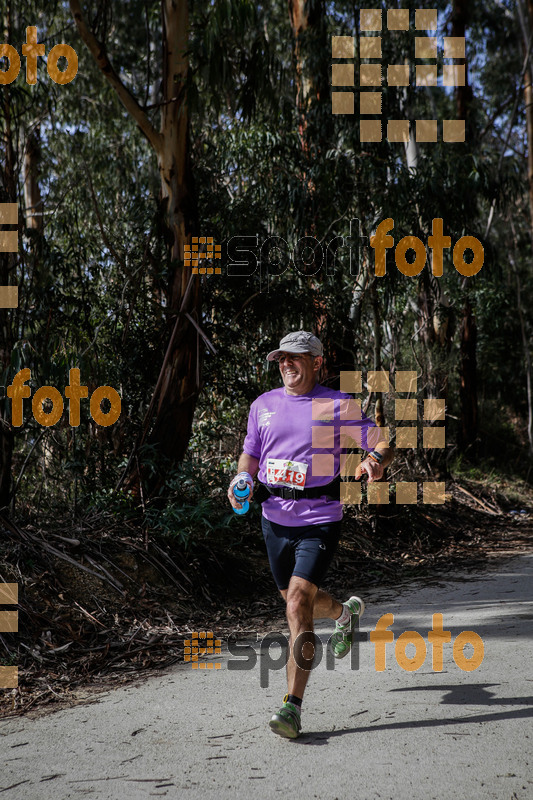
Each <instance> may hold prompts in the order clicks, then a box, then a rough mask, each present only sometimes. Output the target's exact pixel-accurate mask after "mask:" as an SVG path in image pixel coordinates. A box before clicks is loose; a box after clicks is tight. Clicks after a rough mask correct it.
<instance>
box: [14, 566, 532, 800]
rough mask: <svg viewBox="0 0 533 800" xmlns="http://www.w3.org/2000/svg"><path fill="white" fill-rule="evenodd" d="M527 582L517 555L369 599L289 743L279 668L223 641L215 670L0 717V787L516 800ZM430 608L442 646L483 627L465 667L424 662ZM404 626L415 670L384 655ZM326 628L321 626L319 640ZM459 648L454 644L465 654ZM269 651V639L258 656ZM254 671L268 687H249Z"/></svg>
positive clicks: (523, 739)
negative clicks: (486, 568) (275, 718)
mask: <svg viewBox="0 0 533 800" xmlns="http://www.w3.org/2000/svg"><path fill="white" fill-rule="evenodd" d="M532 586H533V555H531V554H527V555H526V554H525V555H522V556H520V557H517V558H513V559H511V560H509V561H507V562H505V563H504V564H502V565H501V566H500V567H498V568H496V569H493V570H492V571H491V572H488V573H484V574H474V575H472V574H469V575H466V574H463V575H461V576H456V577H455V578H454V579H453V580H449V579H446V580H440V581H438V582H436V581H433V582H431V583H427V582H419V583H418V584H413V585H411V586H410V587H409V589H407V590H406V589H403V590H402V592H401V594H400V593H396V592H393V591H389V592H388V593H386V594H384V593H383V592H381V593H380V594H379V595H378V594H377V593H376V594H375V599H374V600H373V598H372V596H367V598H366V599H367V601H368V606H367V611H366V612H365V616H364V617H363V621H362V626H361V638H362V639H363V641H361V643H360V647H359V662H360V663H359V669H354V668H353V667H354V664H353V662H352V663H350V660H349V659H345V660H344V661H342V662H340V663H336V664H335V668H334V670H331V669H329V670H328V669H327V668H326V667H327V665H326V660H325V658H323V659H322V662H321V663H320V664H319V666H318V667H317V668H316V669H315V670H314V671H313V675H312V676H311V681H310V685H309V688H308V692H307V694H306V697H305V704H304V711H303V717H302V721H303V726H304V735H302V737H301V738H300V739H299V740H297V741H295V742H290V741H287V740H283V739H280V738H278V737H276V736H274V735H273V734H272V733H271V732H270V730H269V728H268V725H267V723H268V719H269V717H270V715H271V713H272V712H273V711H274V710H276V709H277V707H278V706H279V705H280V701H281V698H282V696H283V693H284V691H285V684H284V674H283V670H282V669H278V670H269V669H267V667H268V665H269V661H268V658H269V657H268V656H267V655H266V654H263V655H262V656H261V655H260V656H259V658H258V659H257V664H256V666H255V667H254V668H253V669H251V670H242V669H240V670H235V669H229V668H228V660H233V661H235V660H236V656H232V655H231V654H230V653H228V651H227V648H226V642H223V646H222V655H221V656H220V657H217V658H216V661H218V662H220V663H221V665H222V666H221V668H220V669H216V670H215V669H212V670H208V669H201V670H194V671H193V670H192V669H191V668H190V665H189V664H181V665H179V666H178V667H177V668H174V669H172V670H169V671H168V672H166V673H165V674H162V675H160V676H158V677H156V678H151V679H149V680H148V681H146V682H145V683H143V684H138V685H136V686H128V687H125V688H121V689H116V690H113V691H109V692H107V693H105V694H103V695H99V696H98V697H97V698H96V701H95V702H93V703H92V704H89V705H84V706H77V707H75V708H71V709H66V710H62V711H58V712H57V713H54V714H49V715H46V716H43V717H41V718H39V719H33V720H32V719H28V718H23V717H19V718H13V719H4V720H3V721H2V722H0V752H1V757H2V764H3V767H2V774H1V778H0V792H2V795H3V797H5V798H9V800H52V798H54V800H56V798H61V800H65V798H76V797H80V796H84V795H87V796H89V797H91V798H98V799H99V800H104V799H106V800H107V798H109V799H110V800H115V798H116V800H123V798H128V800H136V798H145V797H156V796H160V797H169V798H182V797H187V798H200V797H201V798H205V797H213V798H222V799H224V798H230V797H231V798H234V797H236V796H237V797H250V796H253V797H258V798H271V797H283V796H284V795H285V794H286V793H287V792H289V791H290V792H291V796H292V797H295V798H300V797H306V798H307V797H309V798H320V799H321V800H334V798H338V800H345V798H346V800H348V798H354V797H356V798H359V799H360V800H367V799H368V800H370V798H390V800H403V798H405V800H408V799H409V800H430V799H431V798H434V799H435V800H457V798H461V797H468V798H470V800H476V798H480V800H481V798H483V799H485V798H494V800H496V799H497V800H528V799H529V798H532V797H533V764H532V761H533V748H532V744H533V726H532V724H531V720H532V717H533V685H532V684H533V673H532V672H531V658H530V656H531V638H532V633H533V626H532V620H533V597H532V594H533V592H532ZM378 598H379V599H378ZM386 613H393V614H394V624H393V625H392V626H391V628H392V631H393V632H394V637H395V638H394V642H393V643H389V644H386V669H385V670H384V671H382V672H378V671H376V669H375V651H376V647H375V644H374V643H373V642H372V641H370V640H369V639H368V638H367V637H368V634H369V632H370V631H371V630H372V629H374V628H375V627H376V623H377V622H378V620H379V618H380V617H381V616H382V615H383V614H386ZM434 613H440V614H442V615H443V620H444V629H445V630H449V631H451V636H452V641H453V640H454V639H455V638H456V637H457V635H458V634H459V633H460V632H461V631H463V630H472V631H474V632H475V633H477V634H478V635H479V636H481V638H482V639H483V643H484V658H483V662H482V663H481V665H480V666H479V668H477V669H476V670H475V671H470V672H467V671H463V670H461V669H460V668H459V667H458V666H457V664H456V663H455V661H454V659H453V654H452V650H453V648H452V644H445V645H444V650H443V659H444V663H443V670H442V672H435V671H433V669H432V648H431V645H429V644H428V642H427V637H428V629H430V628H431V624H432V614H434ZM407 630H410V631H417V632H419V633H420V634H421V636H422V637H423V639H424V640H425V643H426V646H427V656H426V660H425V662H424V663H423V664H422V666H421V667H420V668H419V669H418V670H417V671H416V672H408V671H406V670H404V669H402V667H401V666H400V665H399V664H398V663H397V660H396V657H395V645H396V642H397V639H398V637H399V635H400V634H401V633H403V632H404V631H407ZM330 632H331V628H328V627H327V626H325V625H324V626H321V627H320V630H319V633H320V637H321V640H322V642H323V643H324V644H325V643H326V641H327V638H328V636H329V634H330ZM365 634H366V636H365ZM415 638H416V637H415ZM419 648H420V652H421V651H422V649H423V648H422V646H421V645H420V642H419ZM256 649H258V650H259V649H260V648H259V645H256ZM400 650H401V648H400V649H399V651H398V652H399V653H400V655H401V652H400ZM411 651H414V647H408V649H407V655H408V656H411V655H413V653H412V652H411ZM473 652H475V651H474V650H473V648H472V647H471V646H470V645H467V646H466V648H465V650H464V655H465V656H468V657H470V656H471V655H472V654H473ZM279 655H280V650H277V651H276V650H275V648H274V647H272V652H271V658H272V660H273V659H274V658H275V657H277V656H279ZM261 665H262V667H261ZM261 675H263V683H265V681H266V680H267V677H268V687H264V688H261V686H260V681H261Z"/></svg>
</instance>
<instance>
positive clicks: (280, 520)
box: [228, 331, 392, 739]
mask: <svg viewBox="0 0 533 800" xmlns="http://www.w3.org/2000/svg"><path fill="white" fill-rule="evenodd" d="M322 356H323V347H322V343H321V342H320V340H319V339H317V337H316V336H314V335H313V334H312V333H308V332H307V331H296V332H294V333H289V334H288V335H287V336H285V337H284V338H283V339H282V340H281V342H280V343H279V349H277V350H273V351H272V352H271V353H269V354H268V356H267V360H268V361H277V362H278V364H279V370H280V373H281V377H282V380H283V384H284V386H283V387H280V388H279V389H274V390H273V391H271V392H266V393H265V394H262V395H260V396H259V397H258V398H257V400H255V401H254V402H253V403H252V405H251V408H250V414H249V418H248V433H247V436H246V438H245V440H244V445H243V453H242V455H241V456H240V458H239V463H238V470H239V474H238V475H236V476H235V478H233V480H232V481H231V483H230V486H229V489H228V499H229V501H230V503H231V505H232V506H233V507H234V508H240V507H241V504H240V503H239V502H238V501H237V500H236V499H235V497H234V495H233V487H234V485H235V484H236V483H237V481H238V480H239V479H240V478H242V477H244V478H245V479H246V481H247V483H248V484H249V486H250V493H253V488H254V481H253V479H254V477H255V476H256V475H257V473H259V474H258V480H259V486H258V489H257V490H256V499H257V500H258V501H259V502H262V506H263V515H262V519H261V524H262V529H263V536H264V539H265V543H266V548H267V552H268V558H269V562H270V568H271V570H272V575H273V577H274V580H275V581H276V584H277V586H278V589H279V590H280V592H281V595H282V597H283V599H284V600H285V603H286V610H287V621H288V624H289V630H290V645H289V647H290V653H289V659H288V662H287V684H288V692H287V694H286V695H285V697H284V698H283V705H282V707H281V709H280V710H279V711H278V712H277V713H275V714H274V715H273V717H272V719H271V720H270V723H269V724H270V727H271V729H272V730H273V731H274V733H277V734H279V735H280V736H284V737H286V738H289V739H295V738H296V737H297V736H299V734H300V731H301V716H300V715H301V709H302V698H303V695H304V690H305V687H306V684H307V681H308V678H309V671H310V670H311V668H312V665H313V656H314V634H313V618H314V619H324V618H328V617H329V618H330V619H333V620H335V633H334V634H333V635H332V637H331V639H330V646H331V648H332V650H333V654H334V656H335V657H336V658H343V657H344V656H345V655H347V654H348V652H349V650H350V648H351V646H352V631H353V629H354V627H355V625H356V623H357V621H358V619H359V618H360V617H361V616H362V614H363V611H364V608H365V604H364V603H363V601H362V600H361V599H360V598H359V597H356V596H353V597H350V599H349V600H347V601H346V602H345V603H339V602H338V601H337V600H335V599H334V598H333V597H331V596H330V595H329V594H327V592H325V591H323V590H322V589H320V585H321V583H322V582H323V580H324V576H325V574H326V571H327V569H328V567H329V565H330V563H331V560H332V558H333V556H334V554H335V550H336V548H337V544H338V542H339V538H340V534H341V519H342V503H341V502H340V499H339V493H340V472H341V467H342V463H343V462H342V460H341V459H342V457H341V447H344V448H346V447H350V446H352V447H353V446H354V444H356V445H357V446H360V447H362V448H363V449H364V450H367V451H371V452H369V454H368V456H367V457H366V458H365V459H364V461H362V462H361V463H360V464H359V465H358V466H357V468H356V470H355V478H356V479H358V478H360V477H361V475H362V474H363V473H366V474H367V475H368V480H369V481H375V480H379V479H380V478H381V477H382V475H383V471H384V468H385V467H386V466H387V465H388V464H389V463H390V462H391V460H392V449H391V448H389V447H388V446H387V445H386V444H385V443H384V441H382V439H383V437H382V436H381V434H380V433H379V428H377V427H376V426H375V424H374V423H373V422H372V421H371V420H370V419H368V418H367V417H365V415H364V414H363V413H362V412H361V410H360V407H359V406H358V405H357V403H356V401H355V400H354V399H353V398H352V397H350V395H347V394H344V393H343V392H339V391H335V390H332V389H328V388H326V387H325V386H321V385H320V384H319V383H318V374H319V371H320V368H321V365H322V361H323V357H322ZM342 428H344V432H343V431H342ZM340 429H341V430H340ZM347 431H348V432H349V433H348V434H347V433H346V432H347ZM341 434H342V435H341ZM347 435H349V436H350V438H351V440H353V441H350V444H347V443H346V436H347ZM341 439H342V440H343V441H342V442H341ZM345 457H346V456H344V458H345ZM250 499H251V494H250ZM296 641H298V648H297V652H296V660H295V656H294V648H293V644H294V642H296ZM300 645H301V647H300Z"/></svg>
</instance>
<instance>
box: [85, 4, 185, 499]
mask: <svg viewBox="0 0 533 800" xmlns="http://www.w3.org/2000/svg"><path fill="white" fill-rule="evenodd" d="M69 2H70V8H71V11H72V14H73V16H74V20H75V22H76V25H77V28H78V31H79V33H80V36H81V38H82V39H83V41H84V42H85V44H86V45H87V47H88V49H89V51H90V52H91V54H92V56H93V58H94V60H95V62H96V64H97V65H98V67H99V69H100V71H101V73H102V75H103V76H104V78H105V79H106V80H107V81H108V82H109V83H110V85H111V86H112V87H113V89H114V90H115V92H116V94H117V96H118V97H119V99H120V100H121V102H122V103H123V105H124V106H125V108H126V110H127V111H128V112H129V114H130V115H131V117H132V118H133V119H134V120H135V122H136V123H137V125H138V126H139V128H140V130H141V131H142V132H143V134H144V135H145V136H146V138H147V139H148V142H149V143H150V145H151V147H152V149H153V151H154V153H155V155H156V157H157V165H158V168H159V175H160V180H161V201H162V206H163V209H164V213H165V219H166V224H167V226H168V229H169V231H170V237H169V238H170V242H171V244H170V256H171V260H172V264H171V266H172V271H171V280H170V283H169V287H168V297H167V301H168V305H169V308H170V309H171V311H172V315H173V319H172V320H171V323H172V324H171V327H170V328H169V331H168V336H169V344H168V346H167V351H166V354H165V357H164V358H163V359H162V366H161V372H160V376H159V380H158V382H157V386H156V389H155V391H154V396H153V397H152V402H151V403H150V407H149V411H148V414H147V418H146V419H145V426H144V431H143V435H142V440H141V441H144V440H145V439H146V440H147V441H148V442H149V443H150V444H152V445H156V446H157V449H158V451H159V452H160V453H161V454H163V455H165V456H167V457H168V458H169V459H170V460H171V462H173V463H176V462H178V461H180V460H181V459H182V458H183V456H184V454H185V451H186V449H187V445H188V442H189V438H190V434H191V428H192V420H193V415H194V410H195V407H196V401H197V398H198V392H199V384H200V371H201V349H200V344H199V335H198V330H197V327H196V325H197V324H198V322H199V315H200V285H199V279H198V277H193V276H192V274H191V267H186V266H185V265H184V262H183V256H184V246H185V245H186V244H190V237H191V234H192V233H193V232H195V229H196V226H197V211H196V197H195V191H194V185H193V180H192V170H191V164H190V146H189V112H188V106H187V83H186V82H187V72H188V68H189V64H188V58H187V46H188V28H189V17H188V4H187V0H162V3H161V28H162V37H163V42H162V44H163V48H162V51H163V55H162V65H161V76H162V93H163V97H162V101H161V118H160V127H159V130H156V128H155V127H154V126H153V125H152V123H151V121H150V119H149V118H148V116H147V114H146V113H145V111H144V109H143V108H141V106H140V105H139V103H138V101H137V100H136V98H135V97H134V96H133V95H132V93H131V92H130V91H129V89H128V88H127V87H126V86H125V85H124V83H123V82H122V80H121V78H120V77H119V75H118V74H117V73H116V72H115V69H114V67H113V64H112V63H111V60H110V58H109V56H108V54H107V51H106V45H105V42H100V41H98V39H97V38H96V36H95V34H94V32H93V30H92V29H91V28H90V26H89V24H88V22H87V20H86V18H85V16H84V13H83V10H82V8H81V3H80V1H79V0H69ZM154 409H155V420H154V423H153V427H152V430H151V432H150V434H149V435H148V436H147V433H148V429H149V426H150V423H151V413H152V411H153V410H154ZM136 482H137V476H136V474H135V473H131V474H130V475H129V476H128V479H127V483H128V485H134V484H135V483H136Z"/></svg>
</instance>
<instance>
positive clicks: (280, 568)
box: [261, 517, 341, 590]
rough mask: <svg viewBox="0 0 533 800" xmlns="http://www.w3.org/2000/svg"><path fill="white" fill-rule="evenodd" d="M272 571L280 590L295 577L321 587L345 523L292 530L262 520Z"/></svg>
mask: <svg viewBox="0 0 533 800" xmlns="http://www.w3.org/2000/svg"><path fill="white" fill-rule="evenodd" d="M261 526H262V528H263V537H264V539H265V544H266V548H267V553H268V560H269V561H270V569H271V570H272V575H273V576H274V580H275V581H276V584H277V587H278V589H280V590H282V589H287V588H288V586H289V581H290V579H291V577H292V576H293V575H297V576H298V577H299V578H305V580H306V581H310V582H311V583H314V584H315V586H318V587H320V584H321V583H322V581H323V580H324V576H325V574H326V572H327V570H328V567H329V565H330V564H331V560H332V558H333V556H334V555H335V550H336V549H337V545H338V543H339V539H340V536H341V522H340V520H339V521H338V522H328V523H326V524H324V525H302V526H301V527H289V526H288V525H279V524H278V523H277V522H269V520H268V519H266V517H262V518H261Z"/></svg>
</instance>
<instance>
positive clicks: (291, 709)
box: [268, 703, 302, 739]
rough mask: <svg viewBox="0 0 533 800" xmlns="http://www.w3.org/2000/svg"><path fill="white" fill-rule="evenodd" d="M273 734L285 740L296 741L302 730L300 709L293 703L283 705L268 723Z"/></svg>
mask: <svg viewBox="0 0 533 800" xmlns="http://www.w3.org/2000/svg"><path fill="white" fill-rule="evenodd" d="M268 724H269V725H270V727H271V729H272V730H273V732H274V733H277V734H278V736H283V737H284V738H285V739H297V738H298V736H299V735H300V731H301V730H302V725H301V721H300V709H299V708H298V707H297V706H295V705H294V704H293V703H283V705H282V707H281V708H280V710H279V711H278V712H277V713H276V714H274V715H273V716H272V719H271V720H270V722H269V723H268Z"/></svg>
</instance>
